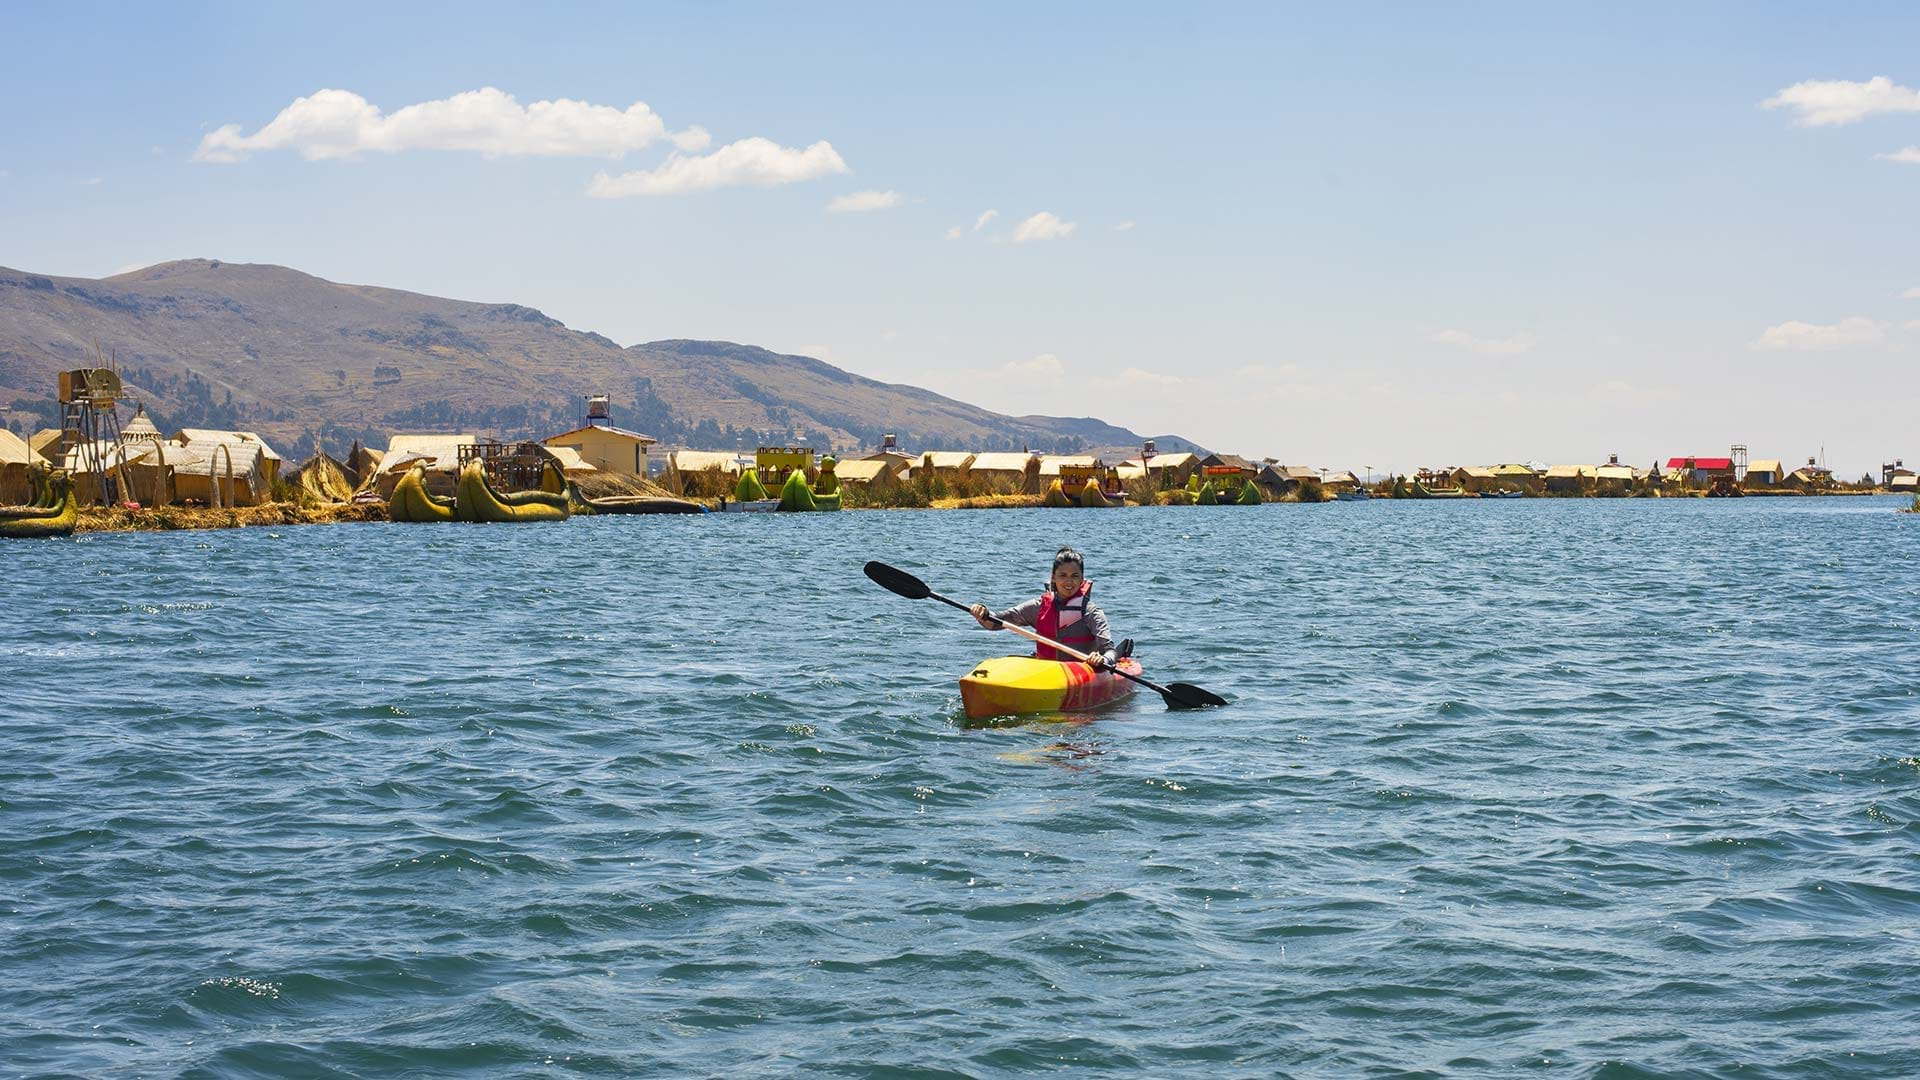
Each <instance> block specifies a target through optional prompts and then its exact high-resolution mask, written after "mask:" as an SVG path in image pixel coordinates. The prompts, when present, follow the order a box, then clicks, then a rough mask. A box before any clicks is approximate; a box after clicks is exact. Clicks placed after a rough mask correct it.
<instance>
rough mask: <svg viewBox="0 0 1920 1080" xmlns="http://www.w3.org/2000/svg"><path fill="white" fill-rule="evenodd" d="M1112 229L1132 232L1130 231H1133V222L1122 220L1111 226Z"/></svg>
mask: <svg viewBox="0 0 1920 1080" xmlns="http://www.w3.org/2000/svg"><path fill="white" fill-rule="evenodd" d="M1113 231H1114V232H1132V231H1133V222H1131V221H1123V222H1121V223H1120V224H1118V225H1115V226H1114V227H1113Z"/></svg>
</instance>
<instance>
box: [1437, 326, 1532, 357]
mask: <svg viewBox="0 0 1920 1080" xmlns="http://www.w3.org/2000/svg"><path fill="white" fill-rule="evenodd" d="M1427 340H1428V341H1431V342H1433V343H1435V344H1437V345H1451V346H1453V347H1454V348H1456V349H1465V350H1467V351H1468V352H1477V353H1480V354H1481V355H1483V356H1518V355H1520V354H1521V353H1523V352H1528V351H1530V350H1531V349H1532V348H1533V344H1534V343H1533V335H1531V334H1515V335H1513V336H1512V337H1504V338H1483V337H1476V336H1475V335H1473V334H1469V333H1467V332H1466V331H1465V330H1441V331H1439V332H1438V333H1433V334H1429V335H1427Z"/></svg>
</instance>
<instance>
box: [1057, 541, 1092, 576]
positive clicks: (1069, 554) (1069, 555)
mask: <svg viewBox="0 0 1920 1080" xmlns="http://www.w3.org/2000/svg"><path fill="white" fill-rule="evenodd" d="M1067 563H1073V564H1074V565H1076V566H1078V567H1079V568H1080V572H1081V573H1083V574H1084V573H1086V572H1087V560H1086V559H1085V558H1083V557H1082V556H1081V554H1080V553H1079V552H1077V551H1075V550H1073V549H1072V548H1070V547H1068V546H1066V545H1065V544H1062V545H1060V550H1059V551H1056V552H1054V553H1053V565H1054V566H1055V567H1056V568H1057V567H1060V566H1063V565H1065V564H1067Z"/></svg>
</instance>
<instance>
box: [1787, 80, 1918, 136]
mask: <svg viewBox="0 0 1920 1080" xmlns="http://www.w3.org/2000/svg"><path fill="white" fill-rule="evenodd" d="M1760 104H1761V105H1762V106H1764V107H1766V108H1769V109H1791V110H1793V112H1794V113H1795V114H1796V115H1795V116H1794V120H1793V122H1794V123H1796V124H1801V125H1804V126H1806V127H1829V126H1833V125H1838V124H1857V123H1859V122H1860V121H1862V120H1864V119H1866V118H1867V117H1869V116H1872V115H1874V114H1875V113H1902V112H1920V90H1914V89H1912V88H1910V87H1905V86H1899V85H1896V84H1895V83H1894V82H1893V80H1892V79H1889V78H1887V77H1886V76H1884V75H1876V76H1874V77H1873V78H1871V79H1868V80H1867V81H1866V82H1848V81H1847V80H1845V79H1833V80H1826V81H1822V80H1819V79H1808V80H1807V81H1805V82H1797V83H1794V84H1793V85H1792V86H1789V87H1787V88H1786V89H1784V90H1782V91H1780V92H1779V93H1777V94H1775V95H1773V96H1772V97H1770V98H1768V99H1767V100H1765V101H1763V102H1761V103H1760Z"/></svg>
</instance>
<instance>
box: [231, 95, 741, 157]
mask: <svg viewBox="0 0 1920 1080" xmlns="http://www.w3.org/2000/svg"><path fill="white" fill-rule="evenodd" d="M661 139H671V140H672V141H673V143H674V144H675V145H676V146H678V147H679V148H680V149H682V150H685V151H699V150H703V149H705V148H706V147H707V144H708V143H710V142H711V141H712V139H711V137H710V136H709V135H708V134H707V133H706V132H705V131H703V130H701V129H700V128H697V127H693V128H688V129H687V130H685V131H682V132H678V133H674V134H669V133H668V132H667V126H666V124H665V123H664V122H663V121H662V120H661V119H660V117H659V115H658V114H656V113H655V112H654V111H653V110H652V109H650V108H648V107H647V105H646V103H645V102H642V101H636V102H634V103H633V104H632V105H629V106H628V107H627V108H625V109H618V108H614V107H613V106H611V105H593V104H589V103H588V102H584V101H571V100H568V99H566V98H561V99H559V100H557V101H536V102H534V103H532V104H531V105H522V104H520V103H519V102H518V101H516V100H514V97H513V95H512V94H509V93H507V92H505V91H504V90H498V89H495V88H494V87H491V86H487V87H482V88H481V89H479V90H468V91H466V92H464V93H459V94H455V95H453V96H452V97H450V98H444V99H441V100H437V101H423V102H421V103H419V104H417V105H408V106H406V107H405V108H401V109H397V110H395V111H394V112H392V113H391V114H382V113H381V111H380V108H379V106H376V105H374V104H373V103H371V102H369V101H368V100H367V99H366V98H363V97H361V96H360V95H359V94H356V93H353V92H352V91H350V90H317V91H315V92H314V93H313V94H312V95H311V96H309V97H303V98H295V99H294V101H293V104H291V105H288V106H287V107H286V108H284V109H282V110H280V115H278V116H276V117H274V118H273V119H272V120H271V121H268V123H267V124H266V126H264V127H262V128H261V129H260V130H258V131H256V132H254V133H253V134H251V135H242V134H241V133H240V125H239V124H226V125H223V126H221V127H219V128H216V129H215V130H213V131H210V132H208V133H207V134H206V135H205V136H204V137H202V138H201V140H200V146H199V148H198V149H197V150H195V151H194V154H193V159H194V160H195V161H207V162H216V163H226V162H234V161H240V160H242V159H244V158H246V157H247V156H248V155H249V154H252V153H254V152H256V151H262V150H297V151H299V152H300V155H301V156H302V157H304V158H306V159H307V160H309V161H319V160H323V159H326V158H339V157H351V156H353V155H355V154H358V153H361V152H363V151H377V152H380V153H388V154H392V153H399V152H401V151H405V150H465V151H471V152H474V153H480V154H486V155H488V156H490V157H491V156H503V155H534V156H539V157H607V158H619V157H622V156H624V155H625V154H627V153H628V152H630V151H633V150H641V149H644V148H646V147H648V146H651V145H653V144H654V143H655V142H657V141H659V140H661Z"/></svg>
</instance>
